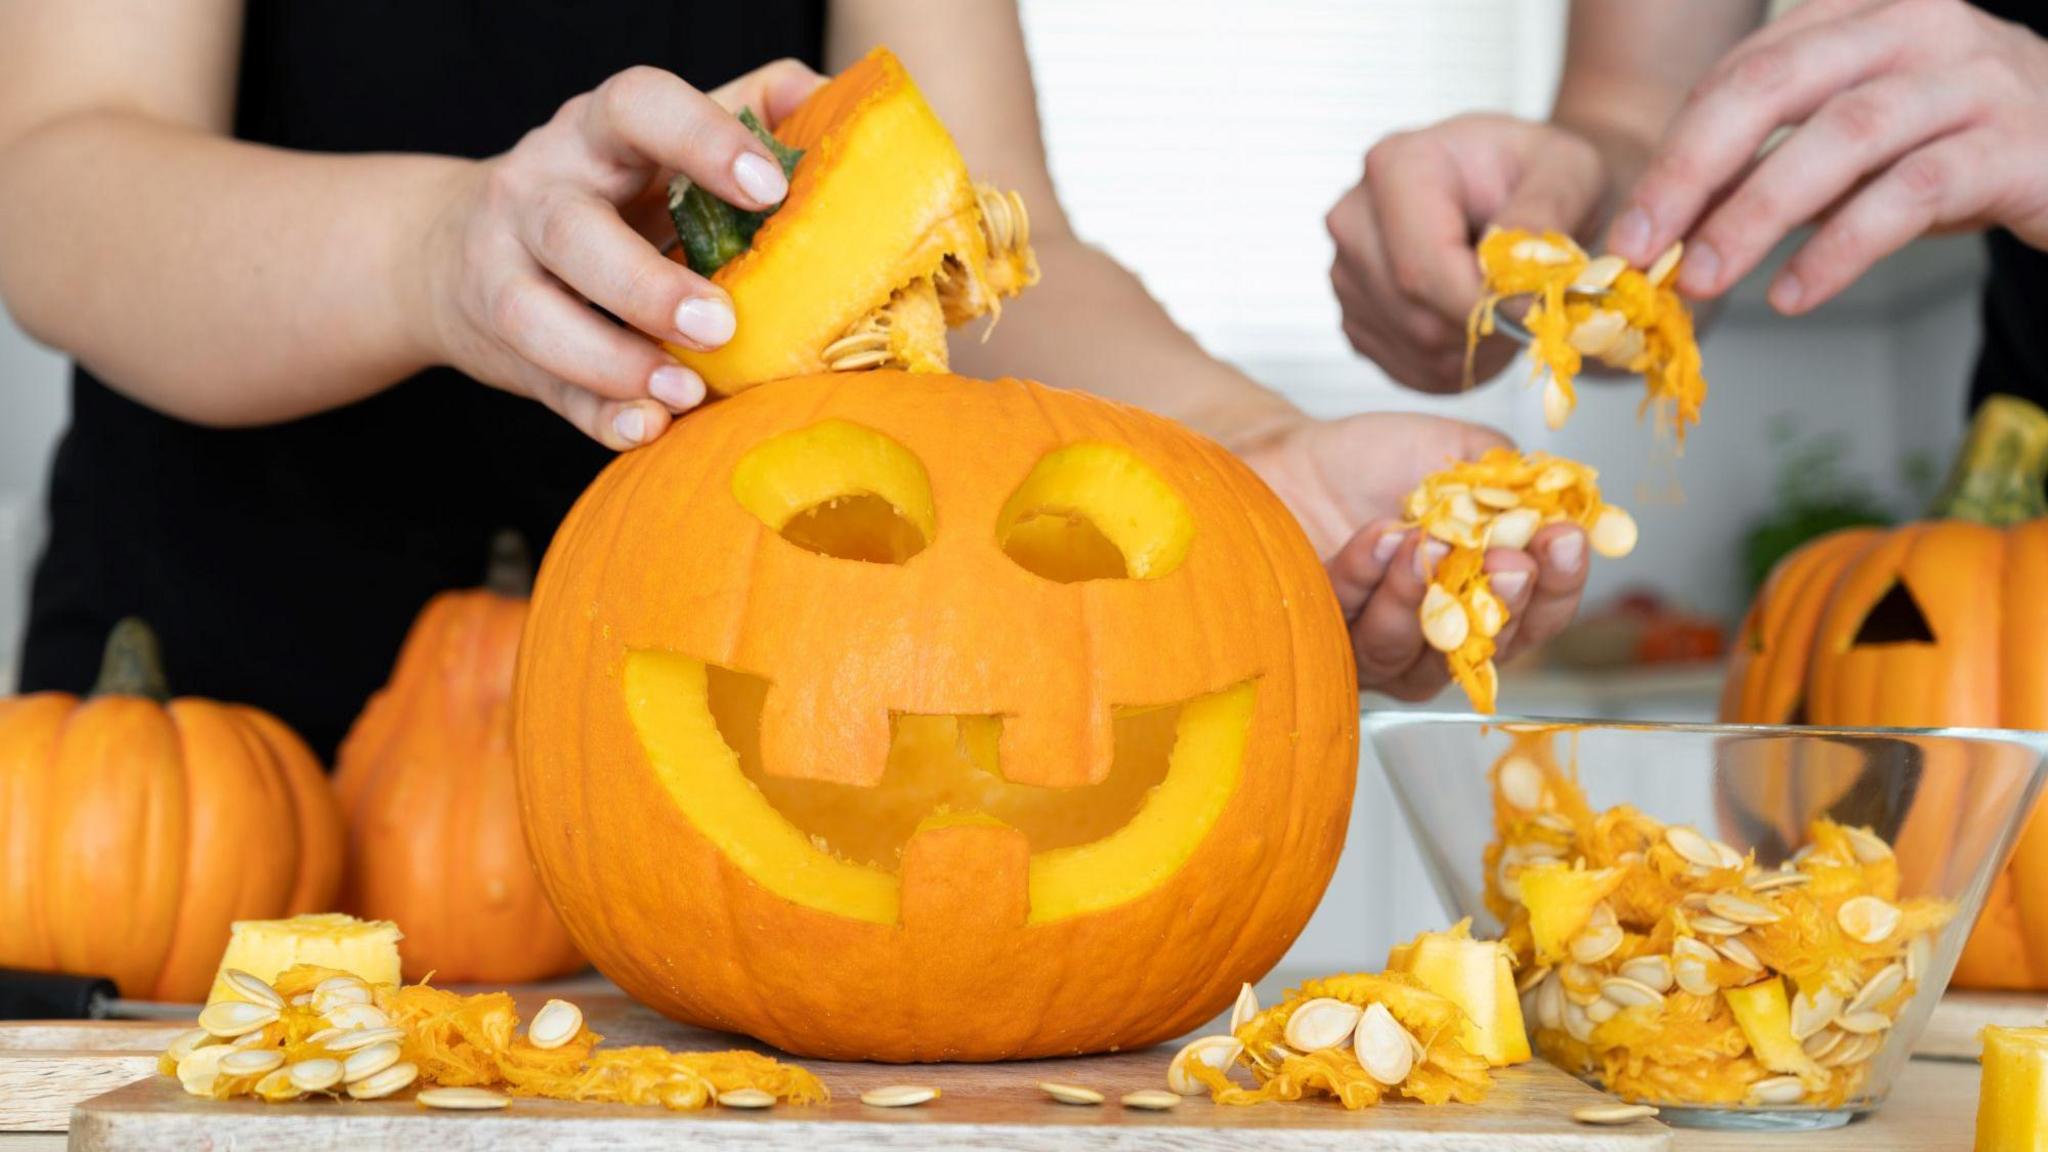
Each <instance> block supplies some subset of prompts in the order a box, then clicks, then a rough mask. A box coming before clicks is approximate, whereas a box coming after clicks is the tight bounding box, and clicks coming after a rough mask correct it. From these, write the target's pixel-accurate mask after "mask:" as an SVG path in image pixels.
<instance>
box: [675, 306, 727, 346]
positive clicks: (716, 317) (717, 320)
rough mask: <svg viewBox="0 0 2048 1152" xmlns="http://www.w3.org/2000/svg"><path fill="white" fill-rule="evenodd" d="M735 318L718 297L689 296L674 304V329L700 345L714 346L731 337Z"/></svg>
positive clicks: (686, 338)
mask: <svg viewBox="0 0 2048 1152" xmlns="http://www.w3.org/2000/svg"><path fill="white" fill-rule="evenodd" d="M737 327H739V321H738V320H737V319H735V318H734V316H733V314H732V305H731V304H730V303H728V302H727V301H726V300H725V298H724V297H722V296H692V297H690V298H689V299H688V300H685V301H683V302H682V303H681V304H678V305H676V331H677V332H680V333H682V336H683V339H685V340H688V341H690V342H691V343H693V344H695V345H697V346H698V347H700V348H716V347H718V346H719V345H721V344H724V343H725V342H726V341H727V340H730V339H732V333H733V329H734V328H737Z"/></svg>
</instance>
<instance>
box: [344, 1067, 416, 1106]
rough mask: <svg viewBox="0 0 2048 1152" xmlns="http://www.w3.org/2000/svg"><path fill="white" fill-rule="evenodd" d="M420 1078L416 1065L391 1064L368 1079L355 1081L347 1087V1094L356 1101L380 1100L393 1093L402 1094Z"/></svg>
mask: <svg viewBox="0 0 2048 1152" xmlns="http://www.w3.org/2000/svg"><path fill="white" fill-rule="evenodd" d="M419 1078H420V1069H419V1065H417V1064H411V1063H406V1064H393V1065H392V1066H391V1067H389V1068H386V1069H384V1070H383V1071H382V1072H379V1073H377V1074H376V1075H375V1076H371V1077H369V1078H368V1079H364V1080H357V1081H355V1082H353V1083H351V1084H350V1085H349V1086H348V1094H349V1095H350V1096H353V1097H355V1098H356V1099H358V1100H382V1099H383V1098H384V1097H386V1096H389V1095H391V1094H392V1093H394V1092H402V1091H404V1090H405V1089H407V1088H409V1087H411V1086H412V1082H413V1081H415V1080H417V1079H419Z"/></svg>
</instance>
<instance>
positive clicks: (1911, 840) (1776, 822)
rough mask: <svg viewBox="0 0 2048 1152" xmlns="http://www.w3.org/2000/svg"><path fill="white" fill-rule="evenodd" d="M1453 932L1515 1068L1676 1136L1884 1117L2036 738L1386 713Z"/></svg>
mask: <svg viewBox="0 0 2048 1152" xmlns="http://www.w3.org/2000/svg"><path fill="white" fill-rule="evenodd" d="M1365 726H1366V731H1367V733H1368V735H1369V737H1370V739H1371V742H1372V746H1373V749H1374V751H1375V753H1376V754H1377V757H1378V759H1379V761H1380V764H1381V766H1382V768H1383V769H1384V770H1385V772H1386V774H1387V778H1388V781H1389V782H1390V783H1391V785H1392V787H1393V791H1394V795H1395V798H1396V800H1397V801H1398V803H1399V805H1400V808H1401V810H1402V813H1403V815H1404V816H1405V817H1406V818H1407V821H1408V824H1409V827H1410V828H1411V829H1412V831H1413V832H1414V835H1415V839H1416V843H1417V844H1418V845H1419V846H1420V848H1421V851H1422V855H1423V859H1424V862H1425V864H1426V865H1427V869H1428V873H1429V875H1430V878H1431V882H1432V883H1433V884H1434V885H1435V887H1436V889H1437V893H1438V895H1439V896H1440V897H1441V898H1442V900H1443V901H1444V904H1445V906H1446V912H1447V914H1448V915H1449V916H1450V917H1452V918H1456V917H1463V916H1470V917H1472V918H1473V922H1474V929H1475V931H1477V932H1480V933H1482V934H1487V935H1498V936H1501V937H1502V938H1503V939H1505V940H1506V941H1507V942H1508V944H1509V946H1510V948H1511V949H1512V951H1513V952H1514V955H1515V958H1516V962H1517V972H1516V976H1517V985H1518V988H1519V990H1520V991H1521V993H1522V1010H1523V1015H1524V1018H1525V1021H1526V1023H1527V1025H1528V1027H1529V1032H1530V1039H1531V1047H1532V1048H1533V1049H1534V1050H1535V1051H1537V1052H1538V1053H1539V1054H1540V1055H1541V1056H1543V1057H1544V1058H1547V1059H1549V1060H1550V1061H1551V1062H1553V1063H1555V1064H1558V1065H1559V1066H1561V1067H1563V1068H1565V1069H1567V1070H1568V1071H1571V1072H1573V1073H1575V1074H1577V1075H1579V1076H1581V1077H1583V1078H1584V1079H1586V1080H1587V1081H1589V1082H1591V1083H1594V1084H1597V1085H1600V1086H1601V1087H1604V1088H1606V1089H1607V1090H1608V1091H1610V1092H1612V1093H1614V1094H1615V1095H1617V1096H1619V1097H1622V1098H1623V1099H1626V1100H1630V1101H1641V1102H1644V1103H1649V1104H1655V1105H1657V1106H1658V1107H1659V1108H1661V1109H1662V1110H1663V1118H1664V1119H1666V1120H1668V1121H1671V1122H1673V1123H1678V1124H1685V1125H1691V1126H1698V1127H1721V1128H1759V1129H1771V1128H1825V1127H1833V1126H1835V1125H1839V1124H1843V1123H1846V1122H1847V1121H1848V1120H1849V1119H1850V1118H1851V1117H1852V1116H1854V1115H1856V1114H1857V1113H1859V1112H1865V1111H1869V1110H1872V1109H1874V1108H1876V1107H1878V1106H1879V1105H1880V1104H1881V1103H1882V1102H1883V1100H1884V1098H1885V1095H1886V1093H1887V1092H1888V1090H1889V1089H1890V1086H1891V1081H1892V1077H1893V1076H1894V1075H1896V1074H1897V1073H1898V1072H1899V1070H1900V1069H1901V1068H1902V1067H1903V1066H1904V1064H1905V1062H1906V1061H1907V1059H1908V1058H1909V1056H1910V1050H1911V1048H1912V1045H1913V1042H1914V1040H1915V1039H1916V1038H1917V1037H1918V1036H1919V1034H1920V1030H1921V1028H1922V1027H1924V1026H1925V1024H1926V1022H1927V1018H1928V1015H1929V1014H1930V1013H1931V1012H1932V1011H1933V1009H1934V1005H1935V1002H1936V1001H1937V1000H1938V999H1939V998H1940V996H1941V993H1942V991H1943V989H1944V988H1946V987H1947V984H1948V979H1949V975H1950V973H1951V971H1952V970H1953V969H1954V967H1955V962H1956V958H1957V956H1958V955H1959V954H1960V952H1961V951H1962V946H1963V941H1964V939H1965V938H1966V937H1967V935H1968V933H1969V929H1970V925H1971V924H1972V923H1973V922H1974V921H1975V919H1976V916H1977V912H1978V910H1979V909H1980V907H1981V906H1982V904H1983V901H1984V895H1985V893H1986V891H1987V890H1988V889H1989V886H1990V884H1991V880H1992V878H1993V877H1994V876H1995V875H1996V874H1997V870H1998V869H1999V868H2000V867H2001V866H2002V865H2003V863H2004V860H2005V858H2006V856H2007V854H2008V853H2009V852H2010V850H2011V847H2012V843H2013V840H2014V839H2015V837H2016V836H2017V835H2018V831H2019V827H2020V824H2021V823H2022V821H2023V819H2024V817H2025V814H2026V813H2027V812H2028V811H2029V810H2030V809H2031V807H2032V804H2033V800H2034V797H2035V795H2036V793H2037V792H2038V791H2039V790H2040V789H2041V787H2042V780H2043V776H2044V773H2048V769H2044V768H2043V756H2044V754H2048V734H2043V733H2031V732H2005V731H1998V732H1993V731H1965V730H1957V729H1945V730H1939V731H1921V730H1900V729H1885V730H1878V729H1865V730H1847V729H1820V728H1764V727H1744V726H1733V725H1690V724H1637V723H1630V724H1607V723H1593V722H1587V723H1572V722H1564V721H1548V720H1545V721H1536V720H1512V719H1501V718H1496V717H1478V716H1447V715H1442V714H1425V713H1384V714H1376V715H1372V716H1368V717H1367V718H1366V721H1365Z"/></svg>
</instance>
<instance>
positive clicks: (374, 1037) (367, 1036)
mask: <svg viewBox="0 0 2048 1152" xmlns="http://www.w3.org/2000/svg"><path fill="white" fill-rule="evenodd" d="M403 1039H405V1029H403V1028H364V1029H361V1030H360V1031H355V1032H343V1033H341V1034H340V1035H338V1036H331V1037H329V1038H328V1039H327V1040H326V1041H325V1042H324V1043H322V1044H321V1047H323V1048H325V1049H327V1050H328V1051H329V1052H335V1053H341V1052H354V1051H357V1050H358V1049H362V1048H368V1047H369V1046H370V1045H372V1044H396V1043H398V1042H399V1041H400V1040H403Z"/></svg>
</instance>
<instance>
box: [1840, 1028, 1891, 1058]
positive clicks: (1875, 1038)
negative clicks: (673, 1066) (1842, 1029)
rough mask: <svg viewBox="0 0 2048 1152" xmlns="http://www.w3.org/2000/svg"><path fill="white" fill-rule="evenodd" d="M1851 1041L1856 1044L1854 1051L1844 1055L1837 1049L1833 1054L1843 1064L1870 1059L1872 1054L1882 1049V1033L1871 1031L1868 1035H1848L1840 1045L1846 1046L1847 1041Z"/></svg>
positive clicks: (1847, 1044)
mask: <svg viewBox="0 0 2048 1152" xmlns="http://www.w3.org/2000/svg"><path fill="white" fill-rule="evenodd" d="M1851 1042H1853V1043H1855V1045H1856V1050H1855V1051H1853V1052H1851V1053H1849V1054H1848V1055H1846V1056H1844V1055H1843V1054H1842V1053H1841V1052H1840V1051H1837V1052H1836V1054H1835V1055H1836V1057H1837V1058H1838V1059H1840V1060H1841V1061H1842V1063H1844V1064H1861V1063H1863V1062H1864V1061H1865V1060H1868V1059H1870V1058H1871V1057H1872V1056H1875V1055H1877V1054H1878V1053H1879V1052H1882V1051H1884V1034H1883V1033H1872V1034H1870V1035H1868V1036H1852V1037H1850V1039H1849V1041H1845V1042H1844V1043H1843V1045H1842V1046H1843V1047H1844V1048H1846V1047H1848V1046H1849V1043H1851Z"/></svg>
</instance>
